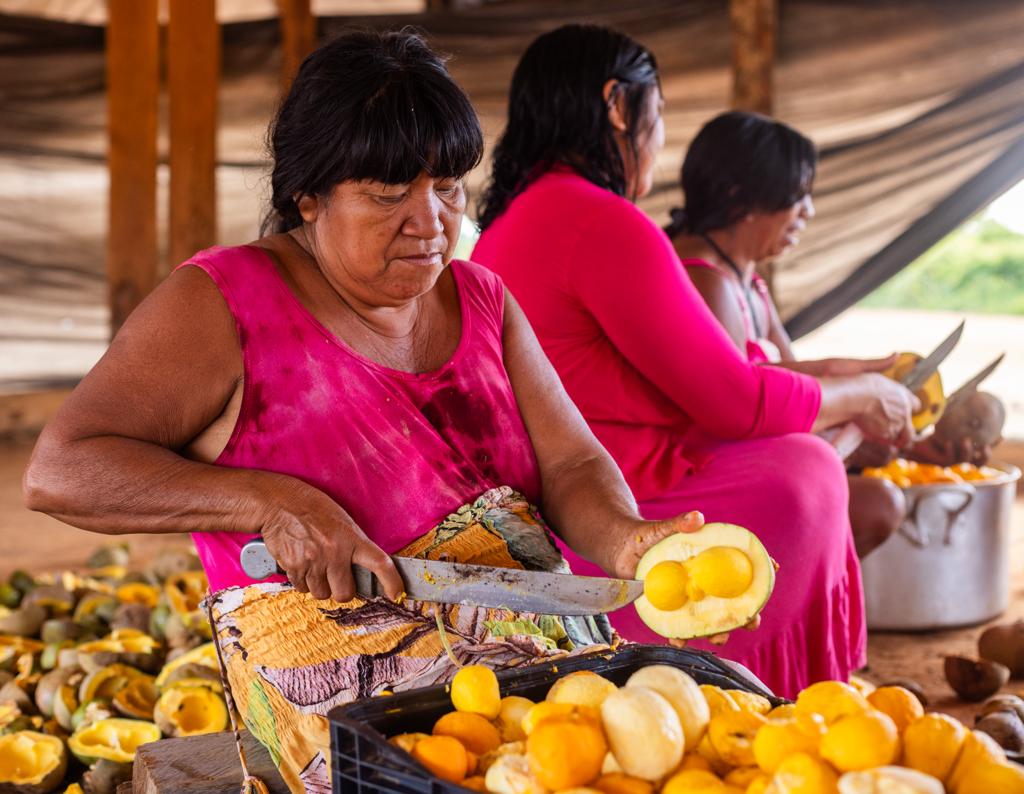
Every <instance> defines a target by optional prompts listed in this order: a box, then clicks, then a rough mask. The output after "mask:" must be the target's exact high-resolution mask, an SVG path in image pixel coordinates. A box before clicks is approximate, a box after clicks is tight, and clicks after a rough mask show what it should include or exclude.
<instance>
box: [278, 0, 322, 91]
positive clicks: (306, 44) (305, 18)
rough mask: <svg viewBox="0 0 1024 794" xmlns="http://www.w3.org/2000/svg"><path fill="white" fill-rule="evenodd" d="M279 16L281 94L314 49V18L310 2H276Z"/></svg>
mask: <svg viewBox="0 0 1024 794" xmlns="http://www.w3.org/2000/svg"><path fill="white" fill-rule="evenodd" d="M277 9H278V13H279V14H280V15H281V93H282V94H283V93H285V92H286V91H287V90H288V87H289V86H290V85H291V84H292V80H293V79H294V78H295V74H296V72H298V71H299V67H300V66H301V65H302V62H303V61H304V60H305V59H306V56H307V55H309V54H310V53H311V52H312V51H313V50H314V49H315V48H316V17H315V16H314V15H313V12H312V10H311V8H310V0H277Z"/></svg>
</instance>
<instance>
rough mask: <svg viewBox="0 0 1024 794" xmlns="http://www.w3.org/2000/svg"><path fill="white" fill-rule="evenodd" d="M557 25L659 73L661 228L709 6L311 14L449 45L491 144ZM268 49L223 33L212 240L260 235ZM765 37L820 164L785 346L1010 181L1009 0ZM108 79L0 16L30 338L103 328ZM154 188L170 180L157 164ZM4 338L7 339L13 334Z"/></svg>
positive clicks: (268, 30)
mask: <svg viewBox="0 0 1024 794" xmlns="http://www.w3.org/2000/svg"><path fill="white" fill-rule="evenodd" d="M569 20H585V21H594V22H602V23H606V24H611V25H614V26H616V27H619V28H621V29H623V30H625V31H627V32H629V33H631V34H633V35H634V36H636V37H637V38H639V39H640V40H641V41H643V42H644V43H646V44H647V45H649V46H650V47H651V48H652V49H653V50H654V52H655V53H656V55H657V57H658V59H659V62H660V63H661V65H662V71H663V85H664V91H665V95H666V100H667V104H668V110H667V119H666V122H667V131H668V144H667V146H666V150H665V153H664V155H663V156H662V158H661V159H660V161H659V170H658V174H657V184H656V188H655V190H654V192H653V194H652V195H651V196H650V197H648V198H647V199H645V200H644V201H643V202H642V204H643V206H644V208H645V209H646V210H647V211H649V212H650V213H651V214H652V215H653V216H654V217H655V218H656V219H658V220H659V221H662V220H664V219H665V218H666V211H667V209H668V207H670V206H671V205H673V204H675V203H678V201H679V197H678V191H677V189H676V185H675V179H676V175H677V173H678V168H679V164H680V162H681V158H682V153H683V151H684V149H685V146H686V143H687V141H688V140H689V138H690V137H691V136H692V135H693V133H694V131H695V130H696V128H697V127H698V126H699V125H700V123H702V122H703V121H704V120H706V119H707V118H709V117H710V116H712V115H713V114H715V113H717V112H719V111H721V110H723V109H725V108H726V107H727V105H728V98H729V84H730V74H729V48H730V41H729V29H728V19H727V4H726V2H724V0H690V2H686V3H681V2H677V1H675V0H673V1H669V0H634V1H633V2H630V3H622V2H618V0H585V1H584V0H581V1H580V2H562V3H554V2H544V1H543V0H532V2H498V3H489V4H486V5H484V6H482V7H477V8H469V9H466V10H462V11H456V12H448V13H443V14H421V15H414V16H390V17H359V18H356V19H354V20H343V19H339V18H323V19H322V20H321V33H322V34H323V35H331V34H333V33H335V32H337V31H339V30H341V29H342V28H343V27H344V26H345V25H346V24H348V23H349V22H350V21H351V22H355V23H356V24H359V25H388V26H394V25H402V24H414V25H418V26H420V27H422V28H423V29H425V30H426V31H427V32H428V34H429V36H430V37H431V39H432V40H433V41H434V42H435V44H436V45H437V46H439V47H440V48H442V49H444V50H446V51H448V52H450V53H452V54H453V55H454V60H453V61H452V71H453V72H454V74H455V76H456V78H457V79H458V80H459V81H460V82H461V83H462V84H463V85H464V86H465V87H466V88H467V90H468V92H469V94H470V96H471V97H472V99H473V100H474V102H475V103H476V105H477V107H478V108H479V110H480V113H481V116H482V118H483V122H484V127H485V133H486V135H487V139H488V142H489V143H491V142H493V140H494V138H495V137H496V135H497V134H498V132H499V131H500V129H501V126H502V120H503V116H504V104H505V91H506V88H507V85H508V80H509V77H510V74H511V71H512V68H513V67H514V65H515V62H516V59H517V58H518V56H519V54H520V53H521V52H522V50H523V48H524V47H525V46H526V44H527V43H528V42H529V41H530V39H531V38H533V37H534V36H535V35H537V34H538V33H540V32H542V31H544V30H547V29H549V28H551V27H553V26H555V25H558V24H560V23H562V22H565V21H569ZM276 46H277V27H276V23H275V22H274V21H273V20H265V21H255V22H245V23H237V24H230V25H226V26H225V27H224V68H223V77H222V83H221V128H220V133H219V153H220V163H221V165H220V167H219V169H218V190H219V196H218V203H219V212H220V238H221V242H223V243H227V244H231V243H238V242H244V241H246V240H248V239H251V238H252V237H254V236H255V234H256V229H257V225H258V214H259V203H260V200H261V198H262V196H263V191H264V187H265V179H264V177H265V169H264V158H263V151H262V131H263V128H264V127H265V124H266V121H267V119H268V118H269V115H270V113H271V111H272V108H273V106H274V103H275V101H276V90H277V88H276V87H277V79H278V75H277V72H278V53H277V49H276ZM779 47H780V52H779V63H778V67H777V71H776V75H777V80H776V95H777V115H778V116H779V117H780V118H782V119H784V120H785V121H787V122H789V123H791V124H793V125H795V126H796V127H798V128H799V129H801V130H802V131H804V132H805V133H807V134H808V135H810V136H811V137H812V138H814V139H815V140H816V141H817V142H818V144H819V146H820V148H821V152H822V162H821V167H820V170H819V177H818V181H817V185H816V191H815V198H816V205H817V210H818V216H817V218H816V219H815V220H814V221H813V223H812V224H811V225H810V227H809V228H808V230H807V232H806V233H805V235H804V241H803V243H802V244H801V246H800V247H799V248H798V249H797V250H796V251H795V252H794V253H793V254H790V255H788V256H787V257H785V258H784V259H783V260H782V261H780V262H778V263H777V264H776V267H775V270H774V276H773V288H774V290H775V293H776V296H777V298H778V301H779V304H780V307H781V310H782V313H783V315H784V317H786V318H788V319H789V320H790V324H791V328H792V329H793V330H794V331H795V332H796V333H798V334H799V333H804V332H806V331H808V330H810V329H811V328H813V327H815V326H816V325H818V324H820V323H822V322H824V321H825V320H827V319H829V318H830V317H832V316H834V315H835V314H836V313H838V312H839V311H842V309H844V308H845V307H847V306H849V305H850V304H851V303H853V302H855V301H856V300H857V299H859V298H860V297H861V296H862V295H864V294H866V293H867V292H868V291H870V289H871V288H873V287H874V286H876V285H877V284H879V283H881V282H882V281H883V280H884V279H885V278H887V277H888V276H890V275H892V274H893V273H895V272H896V271H897V270H899V269H900V268H901V267H903V266H904V265H906V264H907V263H908V262H909V261H911V260H912V259H913V258H914V257H915V256H917V255H918V254H919V253H921V252H922V251H924V250H925V249H926V248H928V247H929V246H930V245H931V244H932V243H933V242H935V241H936V240H938V239H939V238H941V237H942V236H943V235H944V234H945V233H946V232H948V231H949V230H951V229H952V228H954V227H955V226H956V225H957V224H958V223H959V222H960V221H961V220H963V219H964V218H965V217H966V216H968V215H969V214H971V213H972V212H973V211H975V210H976V209H978V208H979V207H981V206H983V205H984V204H985V203H987V202H988V201H989V200H991V199H992V198H993V197H995V196H996V195H998V194H999V193H1000V192H1002V190H1004V189H1006V188H1007V187H1009V186H1010V185H1011V184H1013V183H1014V182H1015V181H1017V180H1018V179H1020V178H1021V177H1022V176H1024V143H1022V141H1024V101H1022V100H1024V90H1022V89H1024V2H1021V0H972V1H971V2H963V1H962V0H894V1H893V2H880V1H878V2H873V1H872V0H817V1H815V2H811V1H810V0H802V1H801V0H781V20H780V45H779ZM103 88H104V61H103V30H102V28H100V27H93V26H87V25H77V24H63V23H59V22H55V21H53V20H41V19H32V18H25V17H12V16H6V17H5V16H2V15H0V239H2V240H3V246H2V249H0V315H5V316H8V317H10V316H14V315H19V313H20V316H24V317H27V318H28V319H29V321H28V322H26V323H22V324H20V325H19V326H18V327H19V328H25V329H29V330H27V331H25V333H34V334H39V333H43V332H45V329H46V328H47V327H49V324H52V323H54V322H59V321H61V320H66V318H69V317H70V318H72V319H75V320H76V322H77V325H76V328H79V329H86V330H83V331H82V333H90V332H95V329H96V327H99V326H101V325H102V324H103V322H104V321H105V320H104V318H105V314H104V307H103V303H104V299H105V297H104V296H105V292H104V284H103V258H104V253H103V251H104V242H103V236H104V229H105V224H106V206H105V205H106V174H105V169H104V152H105V145H106V139H105V135H104V108H105V103H104V95H103ZM164 118H166V112H165V113H164ZM162 148H163V150H164V151H166V133H163V134H162ZM484 167H486V164H485V166H484ZM163 170H164V171H165V170H166V169H163ZM482 176H483V170H482V169H481V171H479V172H477V173H475V174H474V175H473V177H472V180H471V184H472V186H473V187H474V189H476V190H478V189H479V184H480V181H481V179H482ZM162 179H163V185H164V187H163V190H166V173H163V174H162ZM552 223H557V219H552ZM628 264H629V263H628V262H624V263H623V267H624V268H626V267H628ZM11 313H13V315H12V314H11ZM5 325H6V323H5ZM88 329H92V330H91V331H89V330H88ZM12 333H20V332H17V331H12ZM0 336H7V337H8V338H9V334H8V333H7V331H6V329H5V330H4V331H3V332H2V333H0ZM72 336H73V335H72Z"/></svg>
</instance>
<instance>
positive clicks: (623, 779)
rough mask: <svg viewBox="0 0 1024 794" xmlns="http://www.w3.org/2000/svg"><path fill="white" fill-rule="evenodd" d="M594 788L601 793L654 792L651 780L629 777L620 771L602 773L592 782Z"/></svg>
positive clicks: (650, 793) (651, 793)
mask: <svg viewBox="0 0 1024 794" xmlns="http://www.w3.org/2000/svg"><path fill="white" fill-rule="evenodd" d="M594 788H596V789H597V790H598V791H600V792H602V794H654V784H653V783H651V781H649V780H641V779H640V778H638V777H630V776H629V775H627V774H624V773H622V772H609V773H607V774H602V775H601V777H599V778H598V779H597V780H596V781H595V782H594Z"/></svg>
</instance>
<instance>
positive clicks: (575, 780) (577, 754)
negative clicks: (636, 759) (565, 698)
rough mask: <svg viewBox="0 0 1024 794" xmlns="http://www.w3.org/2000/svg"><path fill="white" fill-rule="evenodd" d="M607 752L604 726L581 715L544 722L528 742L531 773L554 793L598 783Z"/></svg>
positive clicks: (529, 737) (530, 736)
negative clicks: (602, 727)
mask: <svg viewBox="0 0 1024 794" xmlns="http://www.w3.org/2000/svg"><path fill="white" fill-rule="evenodd" d="M607 752H608V744H607V742H605V738H604V733H603V732H602V730H601V726H600V725H599V724H598V723H596V722H594V721H593V720H590V719H588V718H586V717H583V716H581V715H579V714H572V715H570V716H568V717H556V718H552V719H549V720H544V721H543V722H541V723H540V724H539V725H538V726H537V727H536V728H535V729H534V730H533V732H532V733H531V734H530V735H529V736H528V737H527V739H526V760H527V761H528V762H529V764H530V771H531V772H532V773H533V776H534V777H535V778H537V780H539V781H540V782H541V785H543V786H544V787H545V788H548V789H550V790H552V791H562V790H564V789H571V788H577V787H578V786H585V785H587V784H588V783H592V782H593V781H595V780H597V778H598V777H599V776H600V774H601V765H602V763H603V762H604V757H605V754H606V753H607Z"/></svg>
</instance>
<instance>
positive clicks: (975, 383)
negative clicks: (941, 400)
mask: <svg viewBox="0 0 1024 794" xmlns="http://www.w3.org/2000/svg"><path fill="white" fill-rule="evenodd" d="M1004 358H1006V353H1000V354H999V356H998V357H997V358H996V359H995V361H993V362H992V363H991V364H989V365H988V366H987V367H985V368H984V369H982V370H981V372H979V373H978V374H977V375H975V376H974V377H973V378H971V379H970V380H969V381H967V383H965V384H964V385H963V386H961V387H960V388H959V389H957V390H956V391H955V392H953V393H952V394H951V395H949V397H947V398H946V404H947V405H948V404H950V403H952V402H953V401H954V400H956V399H958V398H960V397H963V396H965V395H967V394H969V393H970V392H972V391H977V389H978V387H979V386H980V385H981V382H982V381H983V380H985V378H987V377H988V376H989V375H991V374H992V373H993V372H995V371H996V368H997V367H998V366H999V365H1000V364H1002V363H1003V359H1004Z"/></svg>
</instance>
